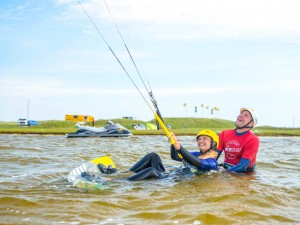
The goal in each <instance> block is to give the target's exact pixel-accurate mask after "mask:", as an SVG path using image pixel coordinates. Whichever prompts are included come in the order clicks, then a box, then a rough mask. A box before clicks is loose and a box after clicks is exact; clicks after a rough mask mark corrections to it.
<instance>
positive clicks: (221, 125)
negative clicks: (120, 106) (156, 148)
mask: <svg viewBox="0 0 300 225" xmlns="http://www.w3.org/2000/svg"><path fill="white" fill-rule="evenodd" d="M111 121H113V122H115V123H120V124H121V125H123V126H124V127H126V128H127V129H129V130H130V131H131V132H132V133H133V135H164V132H163V131H162V130H135V129H134V128H133V126H132V125H133V124H141V123H142V124H145V123H153V124H155V121H154V120H151V121H147V122H145V121H141V120H128V119H112V120H111ZM164 121H165V123H166V124H170V125H171V127H172V128H171V129H169V130H170V131H171V132H174V133H175V134H176V135H196V134H197V133H198V132H199V130H201V129H211V130H214V131H216V132H217V133H218V134H219V133H220V132H221V131H222V130H224V129H232V128H234V122H233V121H229V120H222V119H207V118H164ZM106 122H107V120H97V121H95V127H102V126H105V124H106ZM39 123H40V124H39V125H38V126H30V127H22V126H19V125H18V124H17V123H16V122H0V134H41V135H42V134H44V135H64V134H67V133H74V132H76V130H77V128H76V126H75V124H76V123H75V122H71V121H62V120H48V121H39ZM87 125H91V124H87ZM252 131H253V132H254V133H255V134H256V135H258V136H275V137H276V136H296V137H300V128H280V127H270V126H261V127H259V126H258V127H255V128H254V129H253V130H252Z"/></svg>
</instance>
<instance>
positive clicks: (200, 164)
mask: <svg viewBox="0 0 300 225" xmlns="http://www.w3.org/2000/svg"><path fill="white" fill-rule="evenodd" d="M178 152H179V153H180V154H181V155H182V157H183V158H184V159H185V160H186V161H187V162H188V163H189V164H191V165H193V166H195V167H197V168H199V169H202V170H217V169H218V162H217V160H215V159H213V158H208V159H199V158H198V157H196V156H194V155H192V154H191V153H190V152H188V151H187V150H186V149H185V148H183V147H182V146H180V149H179V150H178Z"/></svg>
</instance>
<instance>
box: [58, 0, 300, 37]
mask: <svg viewBox="0 0 300 225" xmlns="http://www.w3.org/2000/svg"><path fill="white" fill-rule="evenodd" d="M59 2H60V3H69V4H70V2H69V1H61V0H60V1H59ZM81 2H82V3H81V4H82V6H83V7H84V8H85V10H86V11H87V12H88V14H89V15H90V16H91V17H92V18H93V19H95V20H97V19H99V21H98V22H100V21H101V22H106V23H107V22H110V23H112V20H111V18H110V15H109V13H108V11H107V9H106V6H105V4H104V3H103V2H101V1H95V0H91V1H81ZM107 5H108V6H109V9H110V11H111V12H112V14H113V17H114V19H115V20H116V21H118V23H122V22H124V21H125V23H126V24H130V26H133V27H134V24H135V25H139V26H140V27H139V29H137V30H139V31H141V32H145V31H146V32H151V30H150V29H155V30H153V31H152V32H154V33H155V32H156V36H159V35H160V33H163V38H167V37H166V34H167V33H168V34H169V36H168V38H185V39H187V38H199V37H205V38H220V37H222V38H224V37H225V38H266V37H278V38H281V39H283V40H289V41H295V40H297V39H298V37H299V36H300V14H299V13H298V12H299V10H300V2H299V1H297V0H289V1H284V0H273V1H271V0H251V1H250V0H248V1H240V0H206V1H198V0H187V1H182V0H165V1H160V0H144V1H140V0H117V1H107ZM69 10H70V12H72V13H75V11H76V13H77V15H80V14H81V16H82V17H83V16H85V15H84V13H83V10H82V8H81V7H80V6H79V5H77V6H76V5H74V2H73V3H72V5H71V6H70V8H69ZM70 12H69V15H70ZM85 22H86V20H85ZM145 25H146V26H145ZM147 25H149V26H147ZM143 27H144V29H143ZM149 27H151V28H149ZM160 29H161V30H165V31H167V32H158V31H159V30H160Z"/></svg>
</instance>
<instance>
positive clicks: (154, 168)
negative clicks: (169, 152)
mask: <svg viewBox="0 0 300 225" xmlns="http://www.w3.org/2000/svg"><path fill="white" fill-rule="evenodd" d="M130 171H133V172H135V173H136V174H134V175H132V176H131V177H128V178H127V179H128V180H130V181H138V180H144V179H150V178H164V177H166V176H168V174H167V173H164V172H165V171H166V170H165V167H164V165H163V163H162V160H161V158H160V157H159V155H158V154H157V153H155V152H151V153H148V154H147V155H145V156H144V157H143V158H142V159H141V160H140V161H138V162H137V163H136V164H135V165H134V166H133V167H131V168H130Z"/></svg>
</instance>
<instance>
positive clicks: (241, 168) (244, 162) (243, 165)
mask: <svg viewBox="0 0 300 225" xmlns="http://www.w3.org/2000/svg"><path fill="white" fill-rule="evenodd" d="M249 164H250V160H249V159H246V158H241V161H240V162H239V163H238V164H237V165H235V166H233V167H231V168H229V169H228V170H227V171H228V172H236V173H243V172H245V171H246V170H247V167H248V166H249Z"/></svg>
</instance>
